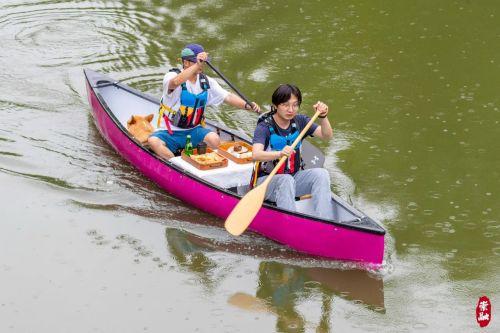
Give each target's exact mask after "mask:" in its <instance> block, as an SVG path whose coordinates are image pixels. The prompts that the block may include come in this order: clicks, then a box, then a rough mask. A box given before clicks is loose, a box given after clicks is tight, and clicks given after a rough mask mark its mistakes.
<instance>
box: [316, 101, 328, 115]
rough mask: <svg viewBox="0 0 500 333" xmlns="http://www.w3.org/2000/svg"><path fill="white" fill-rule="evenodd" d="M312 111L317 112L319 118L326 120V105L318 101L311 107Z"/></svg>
mask: <svg viewBox="0 0 500 333" xmlns="http://www.w3.org/2000/svg"><path fill="white" fill-rule="evenodd" d="M313 109H314V110H316V111H319V112H320V113H319V117H320V118H326V115H327V114H328V105H326V104H325V103H323V102H321V101H318V102H316V104H314V105H313Z"/></svg>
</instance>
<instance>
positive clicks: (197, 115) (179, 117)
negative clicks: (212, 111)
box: [160, 68, 210, 128]
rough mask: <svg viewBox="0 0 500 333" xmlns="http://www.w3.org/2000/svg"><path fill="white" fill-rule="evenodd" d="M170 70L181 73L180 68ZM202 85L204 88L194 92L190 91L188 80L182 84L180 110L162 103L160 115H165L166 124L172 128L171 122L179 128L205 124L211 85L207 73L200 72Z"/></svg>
mask: <svg viewBox="0 0 500 333" xmlns="http://www.w3.org/2000/svg"><path fill="white" fill-rule="evenodd" d="M170 71H172V72H176V73H180V70H179V69H177V68H173V69H171V70H170ZM199 80H200V87H201V89H202V90H203V91H202V92H201V93H199V94H193V93H191V92H189V91H188V89H187V87H186V82H183V83H182V84H181V88H182V91H181V98H180V107H179V110H173V109H172V108H170V107H168V106H167V105H165V104H163V103H160V117H161V116H163V119H164V120H165V123H166V124H165V125H166V126H167V128H170V126H169V124H172V125H174V126H177V127H179V128H193V127H196V126H198V125H200V124H201V125H202V126H205V107H206V105H207V100H208V89H210V85H209V83H208V78H207V77H206V75H205V74H203V73H200V74H199ZM165 111H167V112H166V114H164V112H165Z"/></svg>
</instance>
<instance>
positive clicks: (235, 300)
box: [227, 292, 273, 313]
mask: <svg viewBox="0 0 500 333" xmlns="http://www.w3.org/2000/svg"><path fill="white" fill-rule="evenodd" d="M227 302H228V303H229V304H231V305H234V306H236V307H238V308H240V309H244V310H249V311H258V312H271V313H272V312H273V310H272V309H271V308H270V307H269V306H268V305H267V304H266V302H265V301H264V300H262V299H260V298H257V297H255V296H252V295H249V294H246V293H242V292H237V293H236V294H234V295H232V296H231V297H229V299H228V300H227Z"/></svg>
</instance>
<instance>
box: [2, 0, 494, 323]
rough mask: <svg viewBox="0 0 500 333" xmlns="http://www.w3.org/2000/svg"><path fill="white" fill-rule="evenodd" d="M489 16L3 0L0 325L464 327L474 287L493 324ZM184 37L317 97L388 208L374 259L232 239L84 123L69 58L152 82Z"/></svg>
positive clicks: (255, 75) (406, 9) (234, 66)
mask: <svg viewBox="0 0 500 333" xmlns="http://www.w3.org/2000/svg"><path fill="white" fill-rule="evenodd" d="M499 18H500V4H499V3H498V2H496V1H399V2H390V1H310V2H299V1H292V2H291V1H258V2H246V1H224V0H221V1H204V2H198V3H187V2H186V1H165V2H164V1H102V2H100V1H38V2H23V1H10V0H9V1H3V2H2V4H1V5H0V37H1V39H0V40H1V41H2V48H1V52H0V79H1V81H2V89H0V115H1V121H0V171H1V172H0V184H1V188H2V191H1V197H0V198H1V199H2V200H1V201H0V202H2V204H0V207H1V208H2V211H3V214H2V218H1V220H2V223H0V242H1V243H2V244H4V247H3V248H4V250H3V251H1V253H2V254H0V272H1V274H0V286H1V287H0V294H2V295H4V297H3V299H2V300H1V301H0V303H1V304H0V305H1V306H0V327H1V331H2V332H30V331H40V330H41V331H50V332H67V331H72V332H89V331H103V332H110V331H121V332H138V331H149V332H165V331H175V332H194V331H199V332H226V331H227V332H229V331H230V332H254V331H262V332H273V331H280V332H281V331H282V332H301V331H305V332H333V331H340V332H346V331H349V332H350V331H390V332H405V331H429V332H431V331H432V332H436V331H439V332H445V331H449V332H463V331H478V330H479V326H478V325H477V323H476V321H475V307H476V304H477V300H478V298H479V297H480V296H482V295H486V296H488V297H489V298H490V299H491V301H492V303H493V319H492V322H491V323H490V325H489V326H488V327H487V328H486V329H483V330H484V331H485V332H486V331H489V332H493V331H497V330H498V327H499V324H498V320H497V316H498V311H497V310H496V308H498V300H499V299H500V297H499V296H500V279H499V273H500V271H499V268H498V267H499V263H500V260H499V256H500V205H499V202H500V192H499V189H500V157H499V156H500V148H499V145H498V144H497V143H498V142H497V141H498V139H499V138H500V130H499V121H500V110H499V108H500V97H499V95H500V94H499V90H498V88H499V87H500V24H499V22H500V21H499ZM190 42H197V43H201V44H203V45H204V46H205V48H206V50H207V51H208V52H209V53H210V56H211V58H212V63H213V64H214V65H215V66H217V67H218V68H219V69H220V70H221V71H222V72H223V73H224V74H225V75H226V76H227V77H228V78H229V79H230V80H231V81H232V82H233V83H234V84H235V85H236V86H237V87H238V88H239V89H240V90H241V91H243V92H244V93H245V94H246V95H247V96H248V97H250V98H251V99H252V100H255V101H256V102H258V103H259V104H260V105H262V106H263V107H269V103H270V96H271V94H272V92H273V90H274V89H275V87H276V86H277V85H278V84H280V83H287V82H291V83H295V84H297V85H298V86H299V87H300V89H301V90H302V92H303V94H304V103H303V106H302V110H301V112H304V113H306V114H311V113H312V112H311V111H312V108H311V105H312V104H313V103H315V102H316V101H317V100H322V101H324V102H326V103H328V104H329V105H330V110H331V111H330V114H329V119H330V121H331V122H332V124H333V128H334V138H333V140H332V141H331V142H319V141H314V143H315V144H316V145H317V146H319V147H321V149H322V150H323V151H324V153H325V155H326V162H325V166H326V167H327V169H328V170H329V171H330V175H331V178H332V183H333V189H334V190H335V192H336V193H338V194H339V195H340V196H342V197H344V198H346V199H348V200H350V201H352V202H353V203H354V204H355V205H356V206H357V207H359V208H360V209H362V210H363V211H365V212H366V213H368V215H370V216H372V217H374V218H376V219H378V220H379V221H380V222H381V223H382V224H383V225H384V226H385V228H386V229H387V236H386V254H385V263H384V267H383V268H382V270H380V271H378V272H371V271H370V272H368V271H363V270H359V269H357V268H355V267H354V266H352V265H351V264H348V263H335V262H334V263H332V262H325V261H322V260H315V259H311V258H307V257H303V256H300V255H297V254H295V253H293V252H291V251H288V250H286V249H285V248H283V247H282V246H279V245H276V244H274V243H272V242H270V241H268V240H265V239H263V238H260V237H258V236H255V235H246V236H245V237H243V238H241V239H239V240H234V239H232V238H230V237H229V236H228V235H227V234H226V232H225V231H224V229H223V228H222V227H221V224H222V221H219V220H217V219H215V218H213V217H210V216H208V215H206V214H204V213H203V212H200V211H198V210H196V209H193V208H192V207H189V206H187V205H185V204H183V203H182V202H179V201H178V200H177V199H175V198H172V197H170V196H168V195H166V194H165V193H164V192H163V191H162V190H160V189H159V188H157V187H156V186H155V185H154V184H152V183H151V182H149V181H148V180H146V179H144V177H143V176H142V175H141V174H139V173H138V172H136V171H135V170H134V169H133V168H132V167H131V166H129V165H128V164H127V163H126V162H125V161H124V160H122V159H121V158H120V157H119V155H117V154H116V153H115V152H114V151H113V150H112V148H111V147H109V146H108V145H107V144H106V142H105V141H104V140H103V139H102V138H101V137H100V135H99V133H98V131H97V129H96V128H95V126H94V124H93V121H92V119H91V117H90V115H89V110H90V107H89V106H88V104H87V100H86V92H85V86H84V78H83V74H82V69H83V68H90V69H93V70H97V71H101V72H104V73H107V74H109V75H110V76H112V77H114V78H116V79H118V80H121V81H122V82H124V83H127V84H130V85H132V86H133V87H135V88H137V89H139V90H142V91H146V92H149V93H151V94H153V95H155V96H159V95H160V89H161V81H162V78H163V75H164V73H165V72H166V71H167V70H168V69H169V68H171V67H173V66H175V65H177V64H178V57H179V53H180V49H182V47H183V46H184V45H185V44H187V43H190ZM207 74H208V75H212V76H215V74H214V73H212V72H211V71H210V70H207ZM208 117H209V118H211V119H214V120H218V121H220V122H223V123H225V124H227V125H228V126H230V127H234V128H240V129H241V130H243V131H245V132H247V133H249V134H251V133H252V132H253V129H254V126H255V116H254V115H252V114H250V113H247V112H245V111H238V110H233V109H232V108H230V107H227V106H221V107H220V108H218V109H212V110H211V111H210V112H209V115H208ZM28 313H33V315H28ZM54 313H60V314H61V315H59V316H57V315H54Z"/></svg>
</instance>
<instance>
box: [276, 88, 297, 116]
mask: <svg viewBox="0 0 500 333" xmlns="http://www.w3.org/2000/svg"><path fill="white" fill-rule="evenodd" d="M292 95H294V96H295V97H297V100H298V102H299V105H300V104H302V93H301V92H300V89H299V88H298V87H297V86H295V85H293V84H280V85H279V86H278V88H276V90H275V91H274V93H273V97H272V99H271V100H272V102H273V106H272V107H271V111H274V110H275V107H274V105H276V106H278V105H279V104H281V103H285V102H287V101H288V100H289V99H290V98H291V97H292Z"/></svg>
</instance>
